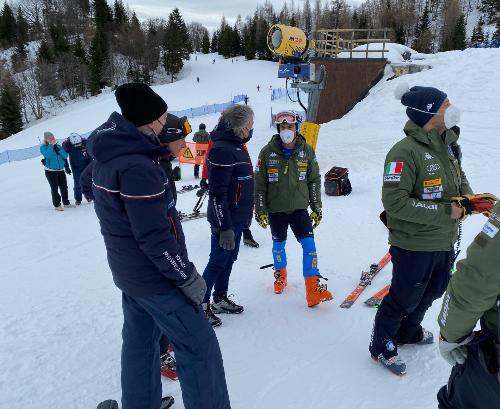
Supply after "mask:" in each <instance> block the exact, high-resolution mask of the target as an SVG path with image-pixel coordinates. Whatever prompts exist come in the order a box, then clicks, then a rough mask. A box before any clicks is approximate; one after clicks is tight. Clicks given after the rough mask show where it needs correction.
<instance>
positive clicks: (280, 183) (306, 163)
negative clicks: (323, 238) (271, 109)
mask: <svg viewBox="0 0 500 409" xmlns="http://www.w3.org/2000/svg"><path fill="white" fill-rule="evenodd" d="M275 123H276V126H277V129H278V134H277V135H274V136H273V137H272V139H271V141H270V142H269V143H268V144H267V145H266V146H265V147H264V148H263V149H262V150H261V151H260V154H259V160H258V162H257V166H256V169H255V218H256V220H257V222H258V223H259V224H260V226H261V227H263V228H266V227H267V226H268V225H270V226H271V234H272V237H273V260H274V270H275V272H274V278H275V281H274V292H275V293H276V294H281V293H282V292H283V290H284V289H285V287H286V285H287V270H286V266H287V259H286V252H285V244H286V238H287V231H288V226H290V227H291V228H292V231H293V233H294V235H295V237H296V239H297V240H298V241H299V243H300V244H301V246H302V249H303V259H302V263H303V275H304V279H305V285H306V300H307V304H308V306H309V307H312V306H314V305H317V304H319V303H320V302H323V301H329V300H331V299H332V294H331V293H330V291H328V290H327V289H326V285H325V284H320V279H321V278H323V277H321V276H320V274H319V270H318V261H317V255H316V245H315V242H314V233H313V228H316V227H317V226H318V225H319V224H320V222H321V176H320V174H319V167H318V162H317V160H316V156H315V154H314V151H313V149H312V148H311V147H310V146H309V145H307V144H306V143H305V141H304V138H303V137H302V136H301V135H300V134H299V129H300V118H299V116H298V115H297V114H296V113H294V112H292V111H284V112H280V113H278V114H277V115H276V121H275ZM309 206H311V209H312V213H311V215H309V214H308V212H307V208H308V207H309Z"/></svg>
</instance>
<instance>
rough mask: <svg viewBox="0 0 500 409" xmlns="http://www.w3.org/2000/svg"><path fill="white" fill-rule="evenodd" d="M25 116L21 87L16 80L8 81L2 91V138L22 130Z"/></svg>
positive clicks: (0, 98)
mask: <svg viewBox="0 0 500 409" xmlns="http://www.w3.org/2000/svg"><path fill="white" fill-rule="evenodd" d="M22 129H23V116H22V110H21V98H20V95H19V88H18V87H17V85H16V84H15V83H14V81H12V80H11V81H6V82H5V83H4V84H3V86H2V89H1V91H0V139H4V138H7V137H9V136H10V135H12V134H15V133H17V132H20V131H22Z"/></svg>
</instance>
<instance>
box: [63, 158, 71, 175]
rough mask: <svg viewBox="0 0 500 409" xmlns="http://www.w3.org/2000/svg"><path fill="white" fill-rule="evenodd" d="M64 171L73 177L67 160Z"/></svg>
mask: <svg viewBox="0 0 500 409" xmlns="http://www.w3.org/2000/svg"><path fill="white" fill-rule="evenodd" d="M64 171H65V172H66V173H67V174H68V175H71V168H70V167H69V163H68V161H67V160H65V161H64Z"/></svg>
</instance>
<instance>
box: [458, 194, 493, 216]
mask: <svg viewBox="0 0 500 409" xmlns="http://www.w3.org/2000/svg"><path fill="white" fill-rule="evenodd" d="M497 201H498V197H496V196H495V195H493V194H491V193H480V194H477V195H463V196H457V197H452V198H451V202H452V203H456V204H457V205H458V206H460V207H462V208H463V209H464V216H468V215H471V214H479V213H482V214H484V215H485V216H486V217H490V215H491V209H492V208H493V207H494V206H495V205H496V203H497Z"/></svg>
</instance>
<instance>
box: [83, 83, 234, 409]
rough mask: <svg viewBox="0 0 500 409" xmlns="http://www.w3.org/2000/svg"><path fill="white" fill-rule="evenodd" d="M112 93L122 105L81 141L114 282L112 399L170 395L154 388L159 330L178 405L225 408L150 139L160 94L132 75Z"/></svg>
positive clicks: (128, 407) (196, 285) (219, 373)
mask: <svg viewBox="0 0 500 409" xmlns="http://www.w3.org/2000/svg"><path fill="white" fill-rule="evenodd" d="M115 96H116V100H117V102H118V105H119V106H120V109H121V112H122V114H121V115H120V114H119V113H117V112H114V113H112V114H111V116H110V117H109V119H108V120H107V121H106V122H105V123H104V124H102V125H101V126H100V127H98V128H97V129H96V130H94V131H93V132H92V134H91V135H90V137H89V139H88V141H87V147H88V150H89V153H90V155H91V157H92V158H94V161H93V162H92V166H91V167H90V169H91V171H92V193H93V196H94V208H95V212H96V214H97V217H98V219H99V223H100V226H101V234H102V236H103V238H104V244H105V246H106V251H107V259H108V264H109V267H110V269H111V272H112V274H113V280H114V282H115V284H116V286H117V287H118V288H119V289H120V290H121V292H122V309H123V331H122V337H123V344H122V355H121V358H122V360H121V387H122V409H146V408H147V409H156V408H160V409H161V408H164V407H168V406H169V405H171V403H172V400H173V398H172V397H165V398H162V391H161V379H160V347H159V340H160V336H161V334H165V335H166V336H167V337H168V338H169V340H170V341H171V343H172V345H173V347H174V350H175V354H176V360H177V363H178V368H177V375H178V377H179V381H180V384H181V389H182V399H183V402H184V407H185V408H186V409H230V407H231V406H230V402H229V396H228V392H227V386H226V379H225V374H224V367H223V364H222V355H221V352H220V348H219V343H218V341H217V337H216V336H215V333H214V331H213V329H212V327H211V326H210V324H209V323H208V321H207V319H206V316H205V314H204V312H203V310H202V308H201V305H200V304H201V302H202V300H203V296H204V295H205V290H206V284H205V281H204V280H203V278H202V277H201V276H200V275H199V274H198V272H197V270H196V268H195V266H194V264H193V263H192V262H191V261H190V259H189V257H188V254H187V250H186V246H185V243H184V234H183V232H182V227H181V224H180V221H179V217H178V214H177V210H176V209H175V202H174V199H173V196H172V192H171V190H170V186H169V181H168V179H167V177H166V174H165V172H164V171H163V169H162V168H161V166H160V164H159V162H158V158H160V157H162V156H164V155H165V154H167V148H166V147H165V146H161V145H160V143H159V139H158V138H159V136H161V134H162V132H163V131H164V130H165V128H168V125H167V126H166V123H167V108H168V107H167V104H166V103H165V101H164V100H163V99H162V98H161V97H160V96H159V95H158V94H156V93H155V92H154V91H153V90H152V89H151V88H150V87H149V86H148V85H146V84H142V83H130V84H124V85H121V86H119V87H118V88H117V90H116V92H115ZM86 173H87V170H85V172H84V174H86ZM87 180H88V179H87ZM86 189H87V188H86V187H85V190H86Z"/></svg>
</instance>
